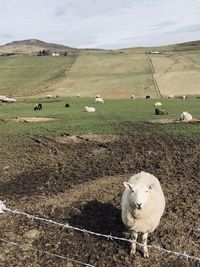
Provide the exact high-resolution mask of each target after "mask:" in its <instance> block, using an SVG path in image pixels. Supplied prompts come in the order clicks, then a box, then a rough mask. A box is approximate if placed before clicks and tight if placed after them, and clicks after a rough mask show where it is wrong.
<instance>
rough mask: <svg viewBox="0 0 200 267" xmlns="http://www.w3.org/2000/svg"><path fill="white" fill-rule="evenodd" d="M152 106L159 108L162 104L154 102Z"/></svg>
mask: <svg viewBox="0 0 200 267" xmlns="http://www.w3.org/2000/svg"><path fill="white" fill-rule="evenodd" d="M154 106H155V107H160V106H162V103H160V102H156V103H155V104H154Z"/></svg>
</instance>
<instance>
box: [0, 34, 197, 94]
mask: <svg viewBox="0 0 200 267" xmlns="http://www.w3.org/2000/svg"><path fill="white" fill-rule="evenodd" d="M11 48H12V49H13V50H9V49H11ZM2 49H5V50H2ZM43 49H48V50H52V51H55V50H56V51H68V52H69V51H70V52H71V53H69V54H68V55H67V56H66V57H63V56H60V57H51V56H43V57H37V56H35V54H36V53H37V52H38V51H39V50H43ZM151 50H157V51H159V52H160V53H159V54H157V55H153V54H146V53H145V52H146V51H151ZM2 51H4V52H5V51H7V52H14V51H15V52H17V53H19V54H20V55H17V56H10V57H7V56H0V71H1V72H0V95H10V96H13V97H27V96H28V97H42V96H45V95H46V94H53V95H60V96H74V95H76V94H77V93H79V94H81V95H82V96H92V97H94V96H95V95H96V94H101V95H102V96H103V97H105V98H129V97H130V95H132V94H135V95H136V97H139V98H143V97H145V95H147V94H149V95H150V96H151V97H154V98H155V97H159V96H160V94H161V96H164V97H165V96H167V95H168V94H173V95H176V96H180V95H182V94H184V95H188V96H199V95H200V90H199V83H200V78H199V77H200V60H199V52H200V41H195V42H187V43H183V44H176V45H170V46H163V47H150V48H145V47H140V48H128V49H120V50H115V51H106V50H96V49H94V50H87V49H81V50H79V49H76V48H71V47H68V46H63V45H58V44H52V43H45V42H43V41H40V40H36V39H33V40H24V41H15V42H12V43H9V44H6V45H5V46H1V47H0V53H1V52H2ZM22 54H23V55H22ZM24 54H27V55H24ZM158 91H159V92H160V94H158Z"/></svg>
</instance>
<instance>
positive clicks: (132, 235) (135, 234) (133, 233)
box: [130, 232, 138, 255]
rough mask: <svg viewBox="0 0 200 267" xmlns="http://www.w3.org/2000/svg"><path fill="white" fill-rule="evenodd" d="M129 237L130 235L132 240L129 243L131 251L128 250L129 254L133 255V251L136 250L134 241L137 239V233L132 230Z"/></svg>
mask: <svg viewBox="0 0 200 267" xmlns="http://www.w3.org/2000/svg"><path fill="white" fill-rule="evenodd" d="M131 237H132V240H133V242H132V245H131V252H130V254H131V255H134V254H135V252H136V241H137V238H138V233H136V232H132V234H131Z"/></svg>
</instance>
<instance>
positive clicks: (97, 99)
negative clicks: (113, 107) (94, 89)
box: [95, 97, 104, 104]
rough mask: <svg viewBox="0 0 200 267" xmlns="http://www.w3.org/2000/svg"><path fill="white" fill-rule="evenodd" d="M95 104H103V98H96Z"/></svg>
mask: <svg viewBox="0 0 200 267" xmlns="http://www.w3.org/2000/svg"><path fill="white" fill-rule="evenodd" d="M95 103H96V104H103V103H104V100H103V98H101V97H96V98H95Z"/></svg>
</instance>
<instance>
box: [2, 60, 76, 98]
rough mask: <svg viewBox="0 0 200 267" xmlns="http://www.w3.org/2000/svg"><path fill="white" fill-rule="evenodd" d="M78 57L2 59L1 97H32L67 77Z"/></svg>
mask: <svg viewBox="0 0 200 267" xmlns="http://www.w3.org/2000/svg"><path fill="white" fill-rule="evenodd" d="M76 57H77V55H69V56H67V57H59V58H58V57H37V56H16V57H0V95H8V96H13V97H17V96H32V95H36V94H39V93H42V92H44V94H45V92H46V91H48V89H47V88H48V87H49V86H50V85H51V86H52V85H53V84H54V83H56V82H58V81H59V80H60V79H63V77H65V75H66V72H67V71H69V69H70V68H71V66H72V64H73V63H74V61H75V60H76Z"/></svg>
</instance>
